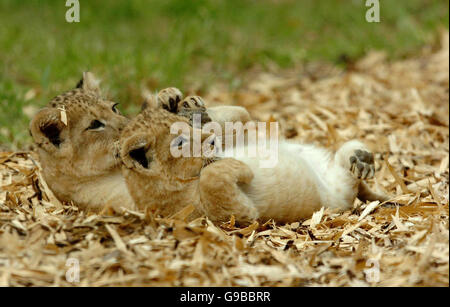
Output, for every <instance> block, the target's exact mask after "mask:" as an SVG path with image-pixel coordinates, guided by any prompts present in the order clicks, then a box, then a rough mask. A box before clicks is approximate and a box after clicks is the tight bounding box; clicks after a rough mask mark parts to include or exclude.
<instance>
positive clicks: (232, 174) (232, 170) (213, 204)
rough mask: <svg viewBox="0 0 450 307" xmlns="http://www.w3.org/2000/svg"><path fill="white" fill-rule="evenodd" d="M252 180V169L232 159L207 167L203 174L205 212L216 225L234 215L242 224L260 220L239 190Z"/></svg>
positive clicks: (203, 207) (201, 186)
mask: <svg viewBox="0 0 450 307" xmlns="http://www.w3.org/2000/svg"><path fill="white" fill-rule="evenodd" d="M252 179H253V172H252V170H251V169H250V168H249V167H248V166H247V165H246V164H245V163H243V162H241V161H238V160H235V159H232V158H225V159H222V160H219V161H216V162H214V163H212V164H210V165H208V166H207V167H205V168H204V169H203V170H202V172H201V174H200V183H199V185H200V199H201V207H202V210H203V211H204V212H205V214H206V215H207V216H208V218H209V219H211V220H212V221H215V222H224V221H228V220H229V218H230V216H231V215H234V216H235V218H236V220H237V221H238V222H239V223H240V224H248V223H251V222H253V221H254V220H256V219H257V218H258V212H257V210H256V209H255V207H254V205H253V202H252V201H251V200H250V199H249V198H248V197H247V195H246V194H245V193H244V192H243V191H242V190H241V187H240V186H242V185H245V184H249V183H250V182H251V180H252Z"/></svg>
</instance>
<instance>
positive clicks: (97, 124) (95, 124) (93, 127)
mask: <svg viewBox="0 0 450 307" xmlns="http://www.w3.org/2000/svg"><path fill="white" fill-rule="evenodd" d="M101 128H105V124H104V123H102V122H101V121H99V120H97V119H95V120H93V121H92V122H91V124H90V125H89V127H87V129H86V130H100V129H101Z"/></svg>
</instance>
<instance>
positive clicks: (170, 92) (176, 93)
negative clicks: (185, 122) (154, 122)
mask: <svg viewBox="0 0 450 307" xmlns="http://www.w3.org/2000/svg"><path fill="white" fill-rule="evenodd" d="M182 98H183V93H181V91H180V90H179V89H177V88H176V87H169V88H165V89H163V90H161V91H160V92H159V93H158V105H159V106H161V107H162V108H163V109H165V110H167V111H169V112H171V113H177V112H178V103H179V102H180V101H181V99H182Z"/></svg>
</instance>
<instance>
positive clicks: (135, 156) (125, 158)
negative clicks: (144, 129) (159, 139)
mask: <svg viewBox="0 0 450 307" xmlns="http://www.w3.org/2000/svg"><path fill="white" fill-rule="evenodd" d="M150 141H151V140H150V136H149V135H145V134H138V135H134V136H132V137H130V138H129V139H127V140H126V141H125V142H124V143H122V144H121V150H120V156H121V158H122V162H123V163H124V164H125V166H126V167H127V168H137V169H139V168H145V169H149V168H150V164H151V162H152V161H153V155H152V151H151V148H150V144H151V142H150Z"/></svg>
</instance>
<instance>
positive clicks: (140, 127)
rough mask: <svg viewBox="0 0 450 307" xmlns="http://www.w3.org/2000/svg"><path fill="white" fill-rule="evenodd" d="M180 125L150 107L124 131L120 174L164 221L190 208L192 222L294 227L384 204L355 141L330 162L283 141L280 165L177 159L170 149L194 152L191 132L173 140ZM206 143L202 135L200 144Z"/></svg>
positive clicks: (367, 158)
mask: <svg viewBox="0 0 450 307" xmlns="http://www.w3.org/2000/svg"><path fill="white" fill-rule="evenodd" d="M183 121H185V122H187V121H188V120H187V119H186V118H184V117H181V116H177V115H175V114H171V113H169V112H167V111H166V110H163V109H154V108H147V109H145V110H144V111H143V112H142V113H141V114H139V115H138V116H137V117H136V118H135V119H134V120H133V121H132V122H130V124H129V125H128V126H127V127H126V128H125V130H124V131H123V133H122V135H121V139H120V145H121V157H122V160H123V162H124V166H123V174H124V177H125V179H126V182H127V185H128V189H129V191H130V194H131V195H132V197H133V199H134V200H135V202H136V204H137V205H138V206H139V207H152V208H154V209H156V210H157V211H158V212H159V213H160V214H162V215H165V216H168V215H171V214H174V213H176V212H177V211H179V210H180V209H182V208H184V207H185V206H187V205H189V204H193V205H194V206H195V208H196V210H195V212H194V213H193V214H192V215H191V218H194V217H196V216H200V215H203V214H205V215H207V216H208V217H209V218H210V219H211V220H212V221H215V222H223V221H227V220H228V219H229V218H230V216H231V215H234V216H235V218H236V220H237V221H238V222H239V223H242V224H247V223H250V222H252V221H254V220H258V219H259V220H267V219H274V220H276V221H279V222H289V221H296V220H299V219H303V218H307V217H309V216H311V215H312V213H313V212H315V211H317V210H319V209H320V208H321V207H322V206H325V207H331V208H337V209H339V210H344V209H348V208H350V207H351V206H352V204H353V201H354V199H355V198H356V197H357V196H358V197H360V198H361V199H362V200H366V199H374V198H378V197H381V198H383V197H382V196H379V195H376V194H374V193H372V192H371V191H370V190H369V189H367V187H366V185H365V184H364V182H363V180H364V179H367V178H371V177H373V175H374V161H373V155H372V154H371V153H370V152H369V151H368V150H367V149H366V147H365V146H364V145H363V144H362V143H360V142H358V141H351V142H348V143H346V144H345V145H344V146H342V147H341V149H340V150H338V152H337V153H336V154H335V155H334V156H333V155H332V154H331V153H330V152H328V151H326V150H324V149H320V148H316V147H313V146H309V145H300V144H293V143H288V142H281V144H279V148H278V159H279V161H278V164H277V165H276V166H275V167H273V168H260V167H259V165H258V161H259V158H251V157H247V156H246V155H241V156H239V155H235V156H234V157H233V158H222V157H224V156H226V155H225V154H223V155H221V156H219V157H215V158H206V157H204V156H199V157H196V156H194V155H191V156H192V157H185V156H180V157H175V156H174V155H173V154H171V147H173V146H179V147H184V146H188V148H189V150H192V148H193V146H192V144H193V143H194V139H193V138H192V135H193V134H194V133H193V129H194V128H191V134H190V136H191V137H189V136H184V137H183V136H181V137H180V136H179V135H173V134H170V127H171V125H172V124H174V123H176V122H183ZM210 139H211V138H210V135H204V134H202V137H201V141H202V142H203V141H204V140H210ZM248 146H251V145H248Z"/></svg>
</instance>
